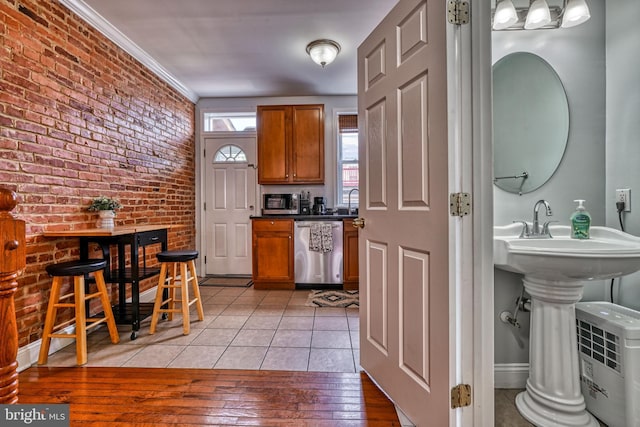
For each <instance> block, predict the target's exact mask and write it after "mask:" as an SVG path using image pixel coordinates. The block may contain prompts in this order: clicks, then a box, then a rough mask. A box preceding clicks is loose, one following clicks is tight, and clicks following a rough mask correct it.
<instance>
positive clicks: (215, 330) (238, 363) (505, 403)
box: [47, 286, 532, 426]
mask: <svg viewBox="0 0 640 427" xmlns="http://www.w3.org/2000/svg"><path fill="white" fill-rule="evenodd" d="M200 293H201V294H202V299H203V306H204V313H205V319H204V321H198V320H197V314H196V312H195V306H192V307H191V315H190V316H191V333H190V334H189V335H183V334H182V317H181V316H179V315H176V316H175V317H174V320H172V321H160V322H159V323H158V330H157V332H156V333H155V334H154V335H150V334H149V322H150V319H149V318H147V319H145V320H144V321H143V322H142V325H141V328H140V331H139V333H138V338H137V339H136V340H133V341H131V340H130V339H129V337H130V334H131V327H130V326H128V325H118V329H119V331H120V343H119V344H115V345H114V344H111V341H110V340H109V335H108V333H107V331H106V328H102V329H100V330H97V331H95V332H93V333H90V334H89V335H88V337H87V342H88V343H87V352H88V355H89V361H88V363H87V364H86V366H126V367H165V368H207V369H209V368H225V369H268V370H286V371H321V372H357V371H359V370H360V369H361V368H360V364H359V360H360V351H359V312H358V309H356V308H346V309H345V308H325V307H323V308H314V307H307V306H305V303H306V301H307V297H308V295H309V291H308V290H296V291H280V290H274V291H266V290H255V289H253V287H249V288H232V287H218V286H200ZM142 299H143V300H144V301H151V300H152V299H153V295H152V294H148V295H146V296H145V297H142ZM75 364H76V354H75V347H74V346H73V345H68V346H67V347H64V348H63V349H61V350H60V351H58V352H56V353H54V354H52V355H50V356H49V360H48V363H47V365H48V366H75ZM519 391H520V390H496V424H495V425H496V426H530V425H532V424H530V423H528V422H527V421H526V420H524V419H523V418H522V417H521V416H520V414H519V413H518V411H517V409H516V407H515V404H514V400H515V395H516V394H517V392H519Z"/></svg>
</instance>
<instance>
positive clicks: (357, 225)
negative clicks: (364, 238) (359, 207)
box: [352, 218, 364, 228]
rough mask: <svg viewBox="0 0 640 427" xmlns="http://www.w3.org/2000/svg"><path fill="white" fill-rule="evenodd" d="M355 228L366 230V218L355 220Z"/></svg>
mask: <svg viewBox="0 0 640 427" xmlns="http://www.w3.org/2000/svg"><path fill="white" fill-rule="evenodd" d="M352 225H353V227H354V228H364V218H356V219H354V220H353V224H352Z"/></svg>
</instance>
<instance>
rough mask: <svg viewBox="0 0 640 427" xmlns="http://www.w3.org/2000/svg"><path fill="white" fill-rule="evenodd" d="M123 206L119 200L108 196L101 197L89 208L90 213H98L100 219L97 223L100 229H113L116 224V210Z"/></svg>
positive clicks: (94, 200)
mask: <svg viewBox="0 0 640 427" xmlns="http://www.w3.org/2000/svg"><path fill="white" fill-rule="evenodd" d="M121 207H122V205H121V204H120V202H119V201H118V200H117V199H113V198H111V197H107V196H100V197H96V198H95V199H93V201H92V202H91V205H90V206H89V209H88V210H89V211H91V212H98V215H99V216H100V219H98V222H96V227H98V228H113V227H114V225H115V223H114V222H113V219H114V218H115V217H116V210H118V209H120V208H121Z"/></svg>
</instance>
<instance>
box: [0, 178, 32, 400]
mask: <svg viewBox="0 0 640 427" xmlns="http://www.w3.org/2000/svg"><path fill="white" fill-rule="evenodd" d="M17 204H18V196H17V195H16V193H14V192H13V191H10V190H7V189H4V188H0V245H2V248H1V249H2V252H0V253H1V254H2V255H1V258H0V403H16V402H18V372H17V368H18V362H17V361H16V358H17V356H18V327H17V325H16V310H15V306H14V303H13V296H14V294H15V293H16V290H17V289H18V281H17V279H18V275H19V274H21V273H22V270H24V268H25V266H26V252H25V228H24V221H21V220H18V219H15V218H14V217H13V215H12V214H11V211H12V210H13V208H15V207H16V205H17Z"/></svg>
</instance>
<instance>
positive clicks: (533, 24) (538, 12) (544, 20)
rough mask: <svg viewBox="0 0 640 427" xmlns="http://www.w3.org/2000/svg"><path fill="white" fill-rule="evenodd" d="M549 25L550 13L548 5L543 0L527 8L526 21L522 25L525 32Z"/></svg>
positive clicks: (536, 1)
mask: <svg viewBox="0 0 640 427" xmlns="http://www.w3.org/2000/svg"><path fill="white" fill-rule="evenodd" d="M549 23H551V12H549V5H548V4H547V2H546V1H545V0H535V1H534V2H533V3H531V7H529V13H527V20H526V21H525V23H524V28H525V29H526V30H535V29H536V28H540V27H544V26H545V25H548V24H549Z"/></svg>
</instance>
